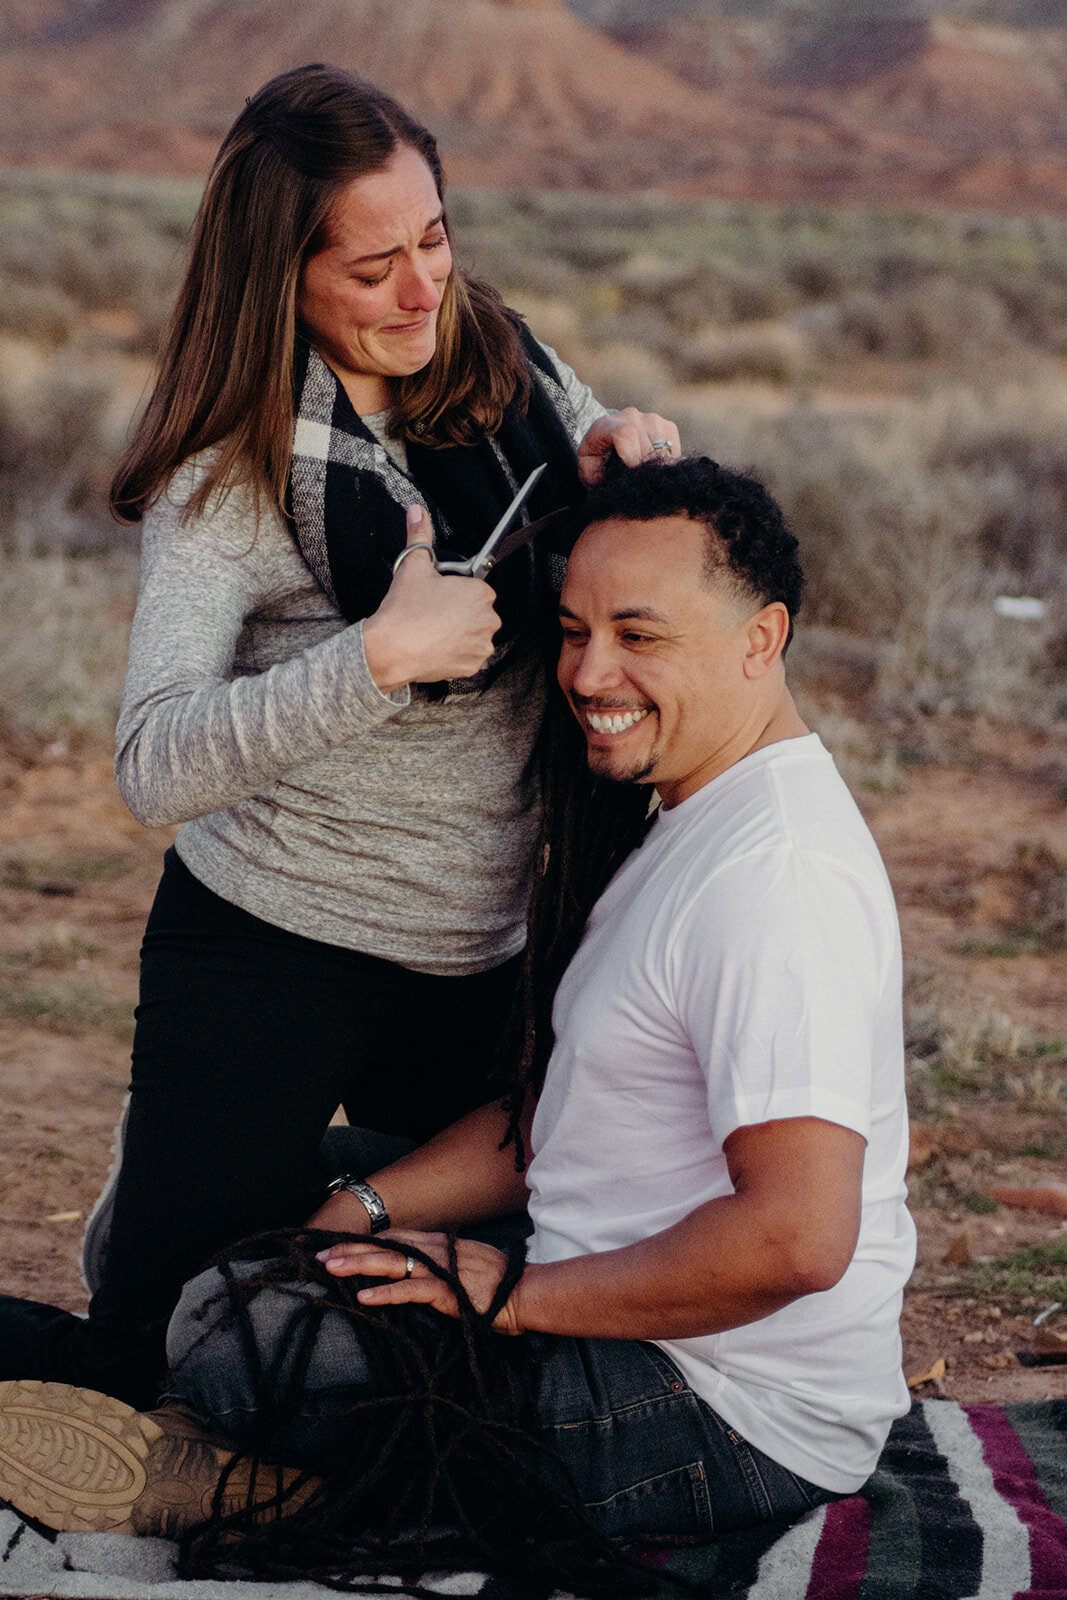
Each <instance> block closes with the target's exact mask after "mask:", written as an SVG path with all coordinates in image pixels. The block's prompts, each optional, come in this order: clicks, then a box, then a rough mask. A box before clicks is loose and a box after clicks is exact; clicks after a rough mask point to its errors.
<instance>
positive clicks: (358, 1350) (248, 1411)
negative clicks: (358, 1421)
mask: <svg viewBox="0 0 1067 1600" xmlns="http://www.w3.org/2000/svg"><path fill="white" fill-rule="evenodd" d="M269 1265H270V1264H269V1263H264V1262H261V1261H241V1262H234V1263H232V1264H231V1266H230V1268H229V1270H230V1272H232V1274H233V1276H234V1277H235V1278H236V1279H237V1280H238V1281H239V1282H240V1280H241V1279H248V1278H250V1277H252V1276H254V1275H255V1274H257V1273H259V1272H261V1271H263V1270H264V1268H265V1267H269ZM324 1293H325V1291H324V1290H323V1289H322V1287H321V1286H320V1285H318V1284H314V1283H300V1284H268V1285H265V1286H264V1287H263V1288H261V1289H259V1290H258V1291H256V1292H255V1293H253V1294H251V1295H249V1296H248V1298H247V1299H245V1297H244V1296H243V1295H241V1296H240V1297H239V1298H238V1297H235V1296H233V1295H231V1293H230V1290H229V1288H228V1286H227V1284H226V1280H225V1278H224V1276H223V1274H222V1273H221V1272H220V1271H219V1270H218V1268H216V1267H210V1268H208V1269H207V1271H205V1272H202V1273H200V1275H199V1276H198V1277H196V1278H193V1279H192V1280H191V1281H190V1282H189V1283H187V1284H186V1286H185V1289H184V1291H183V1293H182V1296H181V1299H180V1301H179V1303H178V1306H177V1309H176V1310H175V1312H174V1315H173V1317H172V1318H171V1322H170V1327H169V1328H168V1331H167V1360H168V1362H169V1365H170V1368H171V1377H170V1387H169V1390H168V1395H169V1396H170V1397H172V1398H176V1399H179V1400H182V1401H183V1402H184V1403H185V1404H186V1405H188V1406H190V1407H192V1409H193V1410H194V1411H196V1412H197V1413H198V1414H199V1415H200V1416H202V1417H204V1418H205V1419H207V1420H208V1421H210V1422H212V1423H213V1424H214V1425H215V1426H216V1427H218V1428H219V1429H220V1430H222V1431H223V1432H224V1433H226V1434H228V1435H229V1436H230V1437H232V1438H235V1439H238V1440H244V1441H247V1440H252V1439H253V1438H254V1439H255V1440H256V1441H257V1443H259V1444H261V1445H264V1443H265V1442H267V1443H269V1444H273V1445H274V1446H275V1447H276V1448H278V1449H280V1450H281V1451H283V1452H287V1453H289V1454H292V1455H294V1456H306V1455H309V1454H314V1453H315V1451H316V1450H317V1449H318V1448H319V1447H320V1445H323V1444H325V1443H328V1442H329V1439H328V1436H330V1435H332V1433H333V1427H332V1426H331V1424H332V1422H333V1421H334V1420H335V1413H336V1419H337V1420H339V1419H340V1417H341V1415H342V1413H343V1412H344V1410H346V1409H347V1408H346V1407H345V1406H344V1403H343V1400H342V1399H340V1398H339V1399H338V1401H337V1402H336V1403H334V1402H332V1401H331V1399H330V1396H331V1395H332V1394H337V1395H339V1396H340V1395H341V1394H343V1391H345V1390H348V1391H349V1392H351V1390H352V1389H353V1388H357V1389H358V1388H364V1387H366V1386H367V1385H368V1384H369V1383H370V1381H371V1378H370V1372H369V1369H368V1366H367V1360H366V1356H365V1353H364V1350H363V1347H362V1344H361V1343H360V1340H359V1337H358V1335H357V1334H356V1332H355V1329H354V1328H353V1326H352V1323H351V1321H350V1320H349V1318H348V1317H346V1316H345V1315H344V1314H343V1313H342V1312H339V1311H331V1310H327V1311H326V1312H325V1313H324V1314H323V1315H321V1316H318V1315H315V1314H313V1315H312V1316H310V1317H309V1311H312V1312H314V1307H313V1302H315V1301H316V1300H321V1298H322V1296H323V1294H324ZM309 1345H310V1348H309ZM283 1416H284V1417H285V1418H286V1419H287V1420H286V1431H285V1433H284V1435H280V1436H278V1437H277V1438H275V1439H273V1440H271V1439H270V1437H269V1436H270V1430H271V1426H272V1419H274V1418H275V1417H283Z"/></svg>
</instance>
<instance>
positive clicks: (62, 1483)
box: [0, 1378, 315, 1539]
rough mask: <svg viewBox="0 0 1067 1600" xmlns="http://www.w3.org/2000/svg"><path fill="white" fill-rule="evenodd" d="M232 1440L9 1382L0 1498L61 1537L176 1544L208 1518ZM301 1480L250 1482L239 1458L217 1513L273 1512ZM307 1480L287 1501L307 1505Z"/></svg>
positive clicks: (269, 1473)
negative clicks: (117, 1536) (128, 1537)
mask: <svg viewBox="0 0 1067 1600" xmlns="http://www.w3.org/2000/svg"><path fill="white" fill-rule="evenodd" d="M236 1455H237V1449H236V1446H235V1445H233V1444H232V1442H230V1441H227V1440H225V1439H221V1438H220V1437H219V1436H218V1435H217V1434H212V1433H210V1432H209V1431H208V1430H207V1428H205V1427H204V1425H203V1423H201V1422H200V1420H199V1418H197V1417H196V1416H195V1415H194V1414H193V1413H192V1412H190V1411H187V1410H185V1408H184V1407H181V1406H175V1407H172V1406H161V1407H160V1409H159V1410H158V1411H134V1410H133V1408H132V1407H131V1406H128V1405H126V1404H124V1402H123V1401H121V1400H115V1399H113V1398H112V1397H111V1396H110V1395H106V1394H98V1393H97V1392H96V1390H95V1389H78V1388H75V1387H74V1386H73V1385H72V1384H69V1383H40V1382H38V1381H37V1380H36V1379H30V1378H24V1379H14V1380H11V1381H9V1382H4V1383H0V1498H2V1499H4V1500H7V1501H9V1502H10V1504H11V1505H13V1506H14V1507H15V1509H16V1510H17V1511H22V1512H25V1514H26V1515H27V1516H30V1517H35V1518H36V1519H37V1521H38V1522H43V1523H44V1524H45V1526H46V1527H48V1528H56V1529H58V1530H59V1531H61V1532H68V1533H104V1532H107V1533H132V1534H137V1533H139V1534H155V1535H156V1536H158V1537H159V1538H164V1539H175V1538H177V1537H178V1536H179V1535H180V1534H182V1533H185V1532H186V1531H187V1530H188V1529H189V1528H193V1527H196V1526H197V1524H199V1523H201V1522H204V1521H206V1519H207V1518H208V1517H209V1516H210V1515H211V1508H212V1500H213V1498H214V1494H215V1490H216V1487H217V1485H218V1481H219V1476H220V1474H221V1472H222V1470H223V1468H224V1467H226V1466H227V1465H228V1463H229V1462H231V1461H232V1460H233V1459H234V1457H235V1456H236ZM299 1476H300V1473H299V1472H298V1470H297V1469H296V1468H293V1467H280V1466H279V1467H276V1466H264V1465H261V1466H260V1467H259V1469H258V1471H257V1473H256V1474H255V1477H254V1479H253V1474H252V1469H251V1466H250V1464H249V1463H248V1462H246V1461H238V1464H237V1466H236V1467H235V1468H234V1470H233V1472H232V1473H231V1474H230V1476H229V1479H228V1480H227V1483H226V1489H225V1493H224V1497H223V1505H222V1510H223V1512H225V1513H229V1512H234V1511H238V1510H240V1509H241V1508H243V1507H245V1506H247V1505H249V1504H253V1505H257V1506H262V1508H263V1509H262V1512H261V1516H262V1517H263V1518H264V1519H267V1518H269V1517H271V1516H273V1515H277V1514H278V1512H277V1505H276V1504H272V1502H277V1501H278V1499H279V1498H280V1497H281V1496H282V1495H283V1493H284V1491H285V1490H286V1489H288V1488H289V1487H290V1485H292V1484H293V1483H294V1482H295V1481H296V1479H297V1478H298V1477H299ZM314 1488H315V1484H314V1483H313V1482H309V1483H307V1484H305V1485H302V1486H301V1488H300V1489H299V1490H298V1491H297V1492H296V1493H295V1494H294V1495H292V1496H289V1497H287V1498H286V1501H285V1509H286V1510H291V1509H293V1508H294V1507H295V1506H296V1505H297V1504H299V1503H301V1502H302V1501H304V1500H306V1499H307V1497H308V1496H309V1495H310V1494H311V1493H312V1492H313V1490H314Z"/></svg>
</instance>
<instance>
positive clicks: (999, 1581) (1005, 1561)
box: [923, 1405, 1030, 1600]
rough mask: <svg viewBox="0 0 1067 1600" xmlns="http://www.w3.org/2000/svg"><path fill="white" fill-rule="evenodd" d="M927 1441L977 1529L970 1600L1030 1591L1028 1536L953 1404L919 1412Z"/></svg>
mask: <svg viewBox="0 0 1067 1600" xmlns="http://www.w3.org/2000/svg"><path fill="white" fill-rule="evenodd" d="M923 1416H924V1417H925V1418H926V1425H927V1427H928V1428H929V1429H930V1433H931V1435H932V1436H933V1441H934V1443H935V1444H936V1446H937V1448H938V1450H939V1451H940V1452H941V1454H942V1455H943V1456H944V1458H945V1462H946V1465H947V1467H948V1470H949V1473H950V1475H951V1477H952V1479H953V1481H954V1482H955V1484H956V1487H957V1488H958V1489H959V1491H960V1494H961V1495H962V1496H963V1498H964V1499H965V1500H966V1501H967V1504H968V1505H969V1506H970V1508H971V1515H972V1516H973V1517H974V1520H975V1522H977V1524H978V1526H979V1527H980V1528H981V1530H982V1582H981V1585H980V1587H979V1588H978V1589H977V1590H976V1591H975V1596H974V1600H1001V1597H1002V1596H1003V1595H1006V1594H1019V1593H1021V1592H1022V1591H1023V1590H1025V1589H1029V1587H1030V1532H1029V1529H1028V1528H1027V1527H1026V1525H1025V1523H1023V1522H1022V1521H1020V1519H1019V1516H1018V1514H1017V1513H1016V1511H1015V1508H1014V1507H1013V1506H1011V1505H1009V1503H1008V1502H1007V1500H1005V1499H1004V1498H1003V1497H1002V1496H1001V1495H1000V1494H999V1493H998V1492H997V1488H996V1485H995V1484H994V1482H993V1474H992V1472H991V1471H990V1470H989V1467H988V1466H987V1465H986V1460H985V1457H984V1456H983V1454H982V1442H981V1440H980V1439H979V1438H978V1436H977V1434H976V1433H975V1432H974V1431H973V1429H972V1428H971V1424H970V1422H969V1421H968V1418H967V1413H966V1412H965V1411H963V1410H962V1409H961V1407H959V1406H953V1405H948V1406H946V1405H928V1406H924V1408H923Z"/></svg>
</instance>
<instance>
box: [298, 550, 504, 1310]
mask: <svg viewBox="0 0 1067 1600" xmlns="http://www.w3.org/2000/svg"><path fill="white" fill-rule="evenodd" d="M410 559H411V560H414V559H415V558H414V556H412V557H411V558H410ZM404 564H405V566H406V565H407V563H406V562H405V563H404ZM382 1237H383V1238H388V1239H395V1240H396V1241H397V1243H398V1244H403V1245H414V1246H415V1247H416V1249H418V1250H421V1251H422V1252H423V1254H424V1255H427V1256H429V1257H430V1258H431V1259H432V1260H434V1261H436V1262H437V1263H438V1264H439V1265H440V1266H442V1267H447V1266H448V1236H447V1234H444V1233H415V1232H407V1231H404V1230H399V1229H398V1230H396V1231H392V1230H391V1231H390V1232H389V1233H388V1234H383V1236H382ZM318 1259H319V1260H320V1261H321V1262H322V1263H323V1265H324V1266H325V1268H326V1270H327V1272H331V1273H333V1275H334V1277H336V1278H349V1277H353V1276H355V1275H357V1274H364V1275H365V1276H367V1277H370V1278H392V1279H393V1280H394V1281H393V1282H392V1283H383V1284H379V1285H377V1286H376V1287H375V1288H373V1289H361V1290H360V1291H359V1300H360V1303H361V1304H362V1305H368V1306H398V1305H404V1304H407V1303H410V1302H415V1303H417V1304H418V1305H423V1306H432V1307H433V1309H434V1310H435V1311H440V1312H441V1313H442V1314H443V1315H444V1316H446V1317H455V1316H458V1315H459V1307H458V1306H457V1304H456V1297H455V1295H454V1294H453V1293H452V1290H451V1289H450V1288H449V1287H448V1285H447V1283H442V1281H441V1279H440V1278H436V1277H434V1275H433V1273H432V1272H431V1271H430V1269H429V1268H428V1267H426V1266H424V1265H423V1264H422V1262H421V1261H415V1260H414V1257H407V1258H406V1259H405V1257H404V1256H403V1255H397V1254H396V1252H395V1251H393V1250H382V1249H380V1248H379V1247H378V1244H377V1242H376V1241H375V1240H373V1239H367V1240H366V1241H364V1240H352V1241H349V1242H347V1243H345V1244H335V1245H331V1246H330V1248H329V1249H328V1250H323V1251H321V1252H320V1254H319V1256H318ZM409 1260H410V1261H413V1262H414V1265H413V1267H412V1270H411V1273H410V1275H409V1274H408V1271H407V1263H408V1261H409ZM456 1261H457V1266H458V1271H459V1280H460V1282H461V1283H462V1285H463V1287H464V1288H465V1289H466V1291H467V1293H468V1295H469V1296H470V1299H471V1304H472V1305H473V1306H474V1309H475V1310H476V1311H486V1310H488V1308H489V1305H490V1302H491V1301H492V1298H493V1295H494V1294H495V1293H496V1289H497V1285H498V1284H499V1282H500V1280H501V1278H502V1277H503V1275H504V1268H505V1266H506V1265H507V1256H505V1255H504V1254H503V1253H502V1251H500V1250H494V1249H493V1246H492V1245H489V1244H481V1243H479V1241H478V1240H477V1239H457V1240H456ZM493 1327H494V1329H495V1330H496V1332H497V1333H511V1334H514V1333H521V1332H522V1328H521V1327H520V1325H519V1319H518V1315H517V1312H516V1307H515V1296H514V1294H512V1295H511V1297H510V1298H509V1299H508V1300H507V1302H506V1303H505V1304H504V1306H503V1307H502V1309H501V1310H500V1311H499V1312H498V1314H497V1316H496V1317H495V1318H494V1320H493Z"/></svg>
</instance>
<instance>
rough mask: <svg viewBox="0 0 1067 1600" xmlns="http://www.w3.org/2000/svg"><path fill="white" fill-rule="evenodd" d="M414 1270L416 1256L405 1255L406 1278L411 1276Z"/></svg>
mask: <svg viewBox="0 0 1067 1600" xmlns="http://www.w3.org/2000/svg"><path fill="white" fill-rule="evenodd" d="M414 1271H415V1257H414V1256H405V1257H404V1276H405V1278H410V1277H411V1274H412V1273H413V1272H414Z"/></svg>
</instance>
